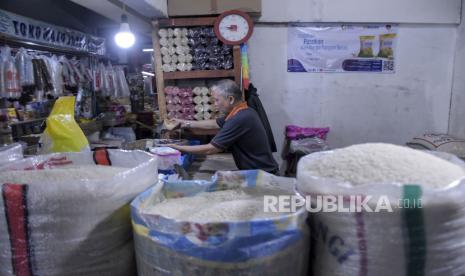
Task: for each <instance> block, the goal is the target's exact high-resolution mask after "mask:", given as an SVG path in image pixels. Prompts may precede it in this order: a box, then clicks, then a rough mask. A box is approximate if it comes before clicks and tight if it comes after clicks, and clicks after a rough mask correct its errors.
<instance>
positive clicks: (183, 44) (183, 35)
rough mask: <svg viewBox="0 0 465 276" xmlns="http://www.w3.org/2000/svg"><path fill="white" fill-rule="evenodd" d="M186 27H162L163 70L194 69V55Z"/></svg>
mask: <svg viewBox="0 0 465 276" xmlns="http://www.w3.org/2000/svg"><path fill="white" fill-rule="evenodd" d="M187 34H188V30H187V29H186V28H174V29H172V28H169V29H160V30H159V31H158V35H159V36H160V52H161V56H162V63H163V65H162V70H163V72H174V71H190V70H192V59H193V57H192V55H191V54H190V47H189V45H188V43H189V40H188V38H187Z"/></svg>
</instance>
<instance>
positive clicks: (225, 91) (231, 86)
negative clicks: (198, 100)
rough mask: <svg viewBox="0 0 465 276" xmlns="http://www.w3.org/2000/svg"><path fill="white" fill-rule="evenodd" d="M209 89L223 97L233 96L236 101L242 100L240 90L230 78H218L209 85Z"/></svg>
mask: <svg viewBox="0 0 465 276" xmlns="http://www.w3.org/2000/svg"><path fill="white" fill-rule="evenodd" d="M211 90H212V91H216V92H218V93H219V94H220V95H222V96H223V97H225V98H227V97H229V96H233V97H234V99H235V100H236V101H242V91H241V89H240V88H239V86H238V85H237V84H236V83H235V82H234V81H232V80H220V81H219V82H217V83H216V84H215V85H213V86H212V87H211Z"/></svg>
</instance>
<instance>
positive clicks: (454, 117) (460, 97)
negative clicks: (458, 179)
mask: <svg viewBox="0 0 465 276" xmlns="http://www.w3.org/2000/svg"><path fill="white" fill-rule="evenodd" d="M464 19H465V10H462V22H463V20H464ZM452 85H453V88H452V101H451V113H450V125H449V133H450V134H451V135H455V136H457V137H461V138H465V25H464V24H461V25H460V26H459V27H458V28H457V43H456V51H455V66H454V80H453V84H452Z"/></svg>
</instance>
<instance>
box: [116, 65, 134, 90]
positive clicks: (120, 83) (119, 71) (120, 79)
mask: <svg viewBox="0 0 465 276" xmlns="http://www.w3.org/2000/svg"><path fill="white" fill-rule="evenodd" d="M115 75H116V82H117V88H118V89H117V90H118V96H120V97H129V96H130V95H131V92H130V91H129V86H128V81H127V80H126V76H125V75H124V70H123V68H122V67H116V68H115Z"/></svg>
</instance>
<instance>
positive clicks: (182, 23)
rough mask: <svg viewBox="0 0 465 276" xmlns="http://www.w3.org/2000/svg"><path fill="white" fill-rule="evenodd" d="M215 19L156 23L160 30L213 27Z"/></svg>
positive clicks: (188, 19)
mask: <svg viewBox="0 0 465 276" xmlns="http://www.w3.org/2000/svg"><path fill="white" fill-rule="evenodd" d="M216 18H217V17H196V18H169V19H160V20H159V21H158V22H159V24H160V27H161V28H167V27H195V26H213V25H215V20H216Z"/></svg>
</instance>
